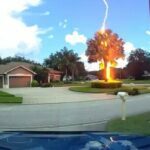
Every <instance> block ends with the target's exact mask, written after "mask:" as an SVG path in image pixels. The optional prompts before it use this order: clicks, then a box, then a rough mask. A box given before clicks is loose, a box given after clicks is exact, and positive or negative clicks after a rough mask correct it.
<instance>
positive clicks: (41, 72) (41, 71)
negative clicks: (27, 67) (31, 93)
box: [31, 66, 48, 84]
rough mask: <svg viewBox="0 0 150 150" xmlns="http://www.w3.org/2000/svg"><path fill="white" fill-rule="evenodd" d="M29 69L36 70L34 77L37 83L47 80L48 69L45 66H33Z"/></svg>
mask: <svg viewBox="0 0 150 150" xmlns="http://www.w3.org/2000/svg"><path fill="white" fill-rule="evenodd" d="M31 69H32V70H33V71H34V72H36V75H35V77H34V79H35V80H36V81H38V83H39V84H41V83H46V82H48V70H47V69H46V68H44V67H39V66H33V67H32V68H31Z"/></svg>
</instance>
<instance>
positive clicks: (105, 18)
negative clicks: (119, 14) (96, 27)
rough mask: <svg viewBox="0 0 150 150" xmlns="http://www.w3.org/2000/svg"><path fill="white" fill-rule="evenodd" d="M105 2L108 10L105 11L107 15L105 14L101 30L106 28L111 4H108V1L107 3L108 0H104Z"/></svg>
mask: <svg viewBox="0 0 150 150" xmlns="http://www.w3.org/2000/svg"><path fill="white" fill-rule="evenodd" d="M103 2H104V4H105V7H106V11H105V16H104V19H103V23H102V27H101V31H104V30H105V27H106V20H107V17H108V10H109V6H108V3H107V0H103Z"/></svg>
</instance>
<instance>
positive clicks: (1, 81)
mask: <svg viewBox="0 0 150 150" xmlns="http://www.w3.org/2000/svg"><path fill="white" fill-rule="evenodd" d="M0 88H3V77H2V76H0Z"/></svg>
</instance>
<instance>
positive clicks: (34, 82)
mask: <svg viewBox="0 0 150 150" xmlns="http://www.w3.org/2000/svg"><path fill="white" fill-rule="evenodd" d="M31 86H32V87H38V86H39V83H38V81H36V80H33V81H32V83H31Z"/></svg>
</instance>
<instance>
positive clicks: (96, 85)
mask: <svg viewBox="0 0 150 150" xmlns="http://www.w3.org/2000/svg"><path fill="white" fill-rule="evenodd" d="M121 86H122V82H121V81H110V82H105V81H94V82H92V83H91V87H92V88H119V87H121Z"/></svg>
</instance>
